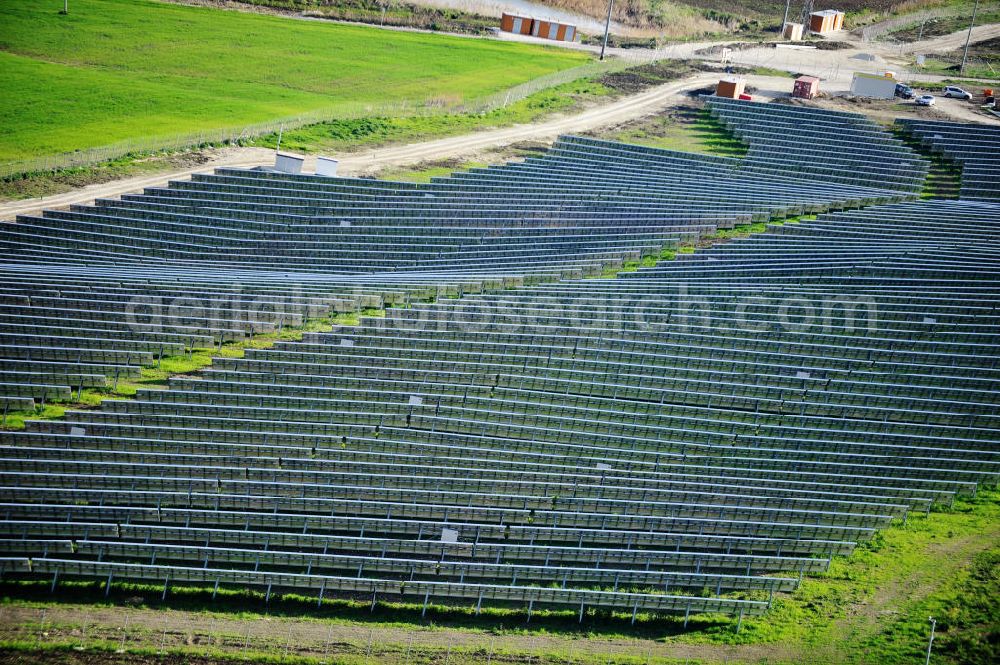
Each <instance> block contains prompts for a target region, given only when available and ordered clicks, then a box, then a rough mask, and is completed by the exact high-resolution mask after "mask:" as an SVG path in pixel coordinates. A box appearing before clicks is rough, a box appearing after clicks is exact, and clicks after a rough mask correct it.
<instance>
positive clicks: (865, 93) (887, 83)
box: [851, 72, 897, 99]
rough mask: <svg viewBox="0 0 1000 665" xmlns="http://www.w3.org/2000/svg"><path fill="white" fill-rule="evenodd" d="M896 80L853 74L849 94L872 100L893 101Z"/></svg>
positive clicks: (859, 73) (887, 77) (872, 75)
mask: <svg viewBox="0 0 1000 665" xmlns="http://www.w3.org/2000/svg"><path fill="white" fill-rule="evenodd" d="M896 83H897V81H896V79H894V78H891V77H889V76H879V75H878V74H862V73H861V72H855V73H854V80H853V81H852V82H851V94H853V95H857V96H858V97H872V98H874V99H893V98H894V97H895V96H896Z"/></svg>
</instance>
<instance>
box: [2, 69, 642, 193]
mask: <svg viewBox="0 0 1000 665" xmlns="http://www.w3.org/2000/svg"><path fill="white" fill-rule="evenodd" d="M649 61H650V57H649V56H648V55H646V56H642V55H638V54H637V55H636V56H635V57H627V56H626V57H621V58H614V59H610V60H604V61H599V60H593V61H590V62H588V63H586V64H583V65H580V66H579V67H573V68H570V69H564V70H561V71H558V72H553V73H552V74H547V75H545V76H540V77H538V78H535V79H532V80H530V81H527V82H525V83H522V84H520V85H516V86H514V87H512V88H509V89H507V90H501V91H500V92H497V93H494V94H491V95H488V96H486V97H481V98H478V99H474V100H471V101H463V100H460V99H454V98H447V97H434V98H427V99H424V100H400V101H393V102H381V103H369V102H351V103H343V104H338V105H337V106H335V107H331V108H327V109H322V110H318V111H313V112H309V113H302V114H299V115H295V116H291V117H285V118H278V119H276V120H269V121H266V122H258V123H252V124H248V125H243V126H238V127H222V128H216V129H211V130H205V131H200V132H191V133H186V134H177V135H173V136H166V137H164V136H153V137H147V138H135V139H129V140H126V141H119V142H117V143H112V144H109V145H104V146H98V147H94V148H87V149H84V150H76V151H74V152H69V153H60V154H55V155H46V156H42V157H36V158H32V159H27V160H21V161H16V162H7V163H4V164H0V178H13V177H17V176H21V175H24V174H29V173H44V172H50V171H59V170H64V169H70V168H77V167H83V166H92V165H94V164H100V163H103V162H108V161H111V160H114V159H119V158H121V157H124V156H126V155H136V154H150V153H156V152H165V151H176V150H184V149H189V148H195V147H198V146H204V145H211V144H234V143H240V142H242V141H247V140H251V139H257V138H260V137H262V136H269V135H271V134H275V133H277V132H278V131H279V130H285V131H287V130H291V129H297V128H299V127H304V126H306V125H313V124H317V123H322V122H331V121H334V120H356V119H360V118H370V117H403V116H405V117H413V116H434V115H446V114H452V113H464V114H477V113H489V112H490V111H495V110H497V109H501V108H504V107H506V106H508V105H509V104H513V103H515V102H517V101H519V100H521V99H524V98H525V97H528V96H530V95H533V94H535V93H537V92H540V91H542V90H546V89H548V88H552V87H555V86H558V85H562V84H564V83H569V82H571V81H576V80H578V79H582V78H587V77H593V76H598V75H600V74H605V73H611V72H615V71H621V70H623V69H627V68H629V67H632V66H635V65H637V64H641V63H645V62H649Z"/></svg>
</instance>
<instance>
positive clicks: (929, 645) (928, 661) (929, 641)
mask: <svg viewBox="0 0 1000 665" xmlns="http://www.w3.org/2000/svg"><path fill="white" fill-rule="evenodd" d="M976 2H979V0H976ZM927 620H928V621H930V622H931V639H930V640H928V642H927V658H926V659H925V660H924V665H930V663H931V645H932V644H934V627H935V626H937V621H935V620H934V617H927Z"/></svg>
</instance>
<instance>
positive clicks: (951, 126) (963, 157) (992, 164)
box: [899, 118, 1000, 201]
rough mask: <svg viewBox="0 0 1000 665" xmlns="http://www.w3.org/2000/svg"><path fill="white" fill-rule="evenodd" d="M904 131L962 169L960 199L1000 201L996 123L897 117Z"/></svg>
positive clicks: (998, 128) (997, 128) (999, 159)
mask: <svg viewBox="0 0 1000 665" xmlns="http://www.w3.org/2000/svg"><path fill="white" fill-rule="evenodd" d="M899 122H900V124H901V125H902V126H903V128H904V129H905V131H906V132H907V133H909V134H910V135H911V136H913V137H914V138H915V139H917V140H919V141H920V142H921V143H923V144H924V145H925V146H927V147H928V148H930V150H931V151H933V152H935V153H937V154H940V155H942V156H943V157H945V158H946V159H948V160H950V161H952V162H954V163H956V164H957V165H958V166H960V167H961V169H962V185H961V189H960V195H961V197H962V198H963V199H982V200H986V201H1000V155H998V154H997V144H998V143H1000V127H991V126H988V125H971V124H963V123H955V122H940V121H932V120H916V119H911V118H906V119H901V120H900V121H899Z"/></svg>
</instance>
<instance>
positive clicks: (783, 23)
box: [781, 0, 792, 30]
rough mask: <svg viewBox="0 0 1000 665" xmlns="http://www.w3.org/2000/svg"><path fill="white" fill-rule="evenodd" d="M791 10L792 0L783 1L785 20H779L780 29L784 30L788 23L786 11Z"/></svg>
mask: <svg viewBox="0 0 1000 665" xmlns="http://www.w3.org/2000/svg"><path fill="white" fill-rule="evenodd" d="M791 8H792V0H785V18H783V19H781V29H782V30H784V29H785V24H786V23H788V10H789V9H791Z"/></svg>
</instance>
